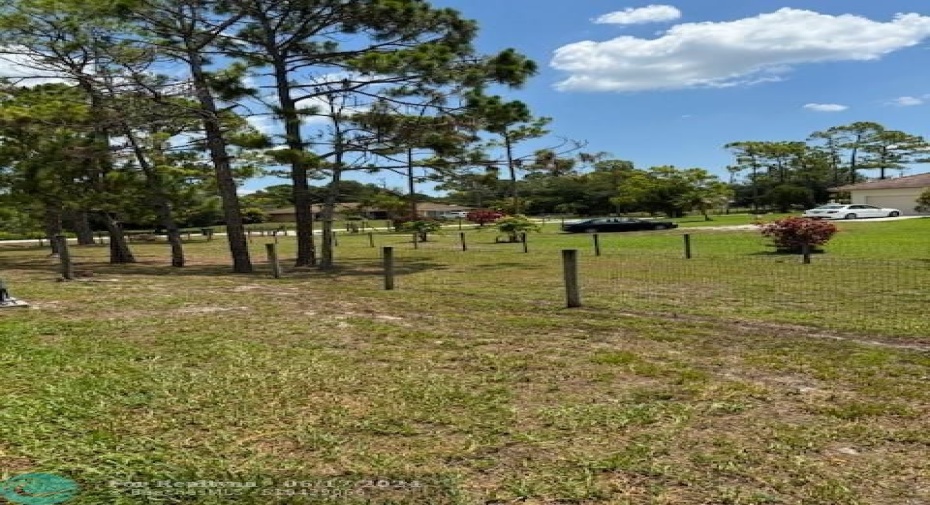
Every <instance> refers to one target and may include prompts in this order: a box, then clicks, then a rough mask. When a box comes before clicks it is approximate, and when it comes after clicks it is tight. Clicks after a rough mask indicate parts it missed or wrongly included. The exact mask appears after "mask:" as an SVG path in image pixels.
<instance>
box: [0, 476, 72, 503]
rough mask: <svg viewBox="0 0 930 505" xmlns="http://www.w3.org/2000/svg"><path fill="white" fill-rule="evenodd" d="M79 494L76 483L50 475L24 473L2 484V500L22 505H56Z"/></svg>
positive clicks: (0, 487)
mask: <svg viewBox="0 0 930 505" xmlns="http://www.w3.org/2000/svg"><path fill="white" fill-rule="evenodd" d="M77 492H78V485H77V483H76V482H74V481H73V480H71V479H67V478H65V477H60V476H58V475H53V474H50V473H24V474H22V475H17V476H16V477H12V478H9V479H7V480H5V481H3V482H0V498H4V499H6V500H7V501H9V502H10V503H19V504H21V505H55V504H56V503H63V502H66V501H68V500H70V499H71V498H74V495H76V494H77Z"/></svg>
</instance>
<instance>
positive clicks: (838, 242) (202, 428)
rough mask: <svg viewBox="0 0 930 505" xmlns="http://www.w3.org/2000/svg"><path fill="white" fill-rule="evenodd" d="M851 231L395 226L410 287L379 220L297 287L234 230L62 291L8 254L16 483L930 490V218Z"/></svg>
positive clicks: (674, 498)
mask: <svg viewBox="0 0 930 505" xmlns="http://www.w3.org/2000/svg"><path fill="white" fill-rule="evenodd" d="M728 224H742V223H728ZM840 226H841V228H842V232H841V233H840V234H839V235H838V236H837V237H836V238H835V239H834V242H832V243H831V244H830V245H828V246H827V253H826V254H822V255H817V256H815V257H814V258H813V263H812V264H811V265H802V264H801V263H800V260H799V259H798V258H797V257H793V256H778V255H773V254H769V253H768V251H769V250H768V248H766V246H765V244H764V242H763V241H762V240H761V239H760V238H759V237H758V236H757V234H755V233H752V232H727V231H715V230H697V229H695V230H693V231H691V230H682V229H679V230H674V231H668V232H655V233H631V234H613V235H606V234H605V235H602V236H600V239H601V245H602V255H601V256H600V257H595V256H594V254H593V250H592V238H591V237H590V236H581V235H560V234H556V233H554V232H553V231H554V229H555V226H554V225H549V226H547V228H546V230H544V232H543V233H540V234H533V235H531V236H530V237H529V243H528V248H529V253H524V252H523V250H522V246H521V245H520V244H495V243H493V242H494V236H495V233H494V232H493V231H473V230H468V231H465V232H464V233H465V234H466V235H465V237H466V242H467V244H468V251H464V252H463V251H461V250H460V249H461V244H460V242H459V240H460V236H459V232H458V231H457V230H450V231H447V232H446V233H445V235H442V236H439V237H436V238H435V240H434V241H431V242H429V243H426V244H420V245H419V247H418V248H417V249H414V248H413V244H412V243H410V242H409V241H408V237H406V236H402V235H392V234H377V235H375V241H376V245H378V246H383V245H393V246H394V247H395V254H396V255H397V271H398V277H397V290H395V291H390V292H389V291H383V290H382V289H381V286H382V280H381V278H380V276H379V273H380V260H379V258H378V251H379V249H378V248H371V247H370V246H369V242H368V240H369V239H368V236H367V235H365V234H360V235H345V234H342V233H340V234H339V242H340V244H339V247H338V249H337V254H338V257H339V263H340V266H339V268H337V269H335V270H334V271H332V272H328V273H321V272H317V271H310V270H301V271H294V270H293V269H289V268H288V269H286V270H287V276H286V277H285V278H284V279H280V280H274V279H271V278H270V276H269V272H270V270H269V269H268V267H267V265H265V264H262V263H261V262H260V261H258V260H260V259H261V258H262V255H263V251H264V240H261V239H260V238H257V239H255V240H254V241H253V243H252V247H253V253H254V257H255V259H256V262H257V264H259V266H260V268H259V270H260V271H259V272H257V273H256V274H254V275H238V276H236V275H230V274H227V273H226V272H227V271H228V267H227V265H226V262H227V260H226V256H225V251H224V250H223V249H224V247H225V244H224V243H223V242H222V240H219V239H217V240H214V241H212V242H204V241H195V242H191V243H189V244H188V248H187V249H188V250H187V252H188V255H189V258H190V261H191V265H190V266H189V267H187V268H185V269H183V270H180V271H176V270H171V269H170V267H165V266H164V264H165V263H166V262H167V261H166V260H167V249H166V245H165V244H163V243H158V244H146V243H140V244H134V245H133V248H134V250H135V252H136V254H137V256H138V257H139V259H140V263H139V264H136V265H129V266H109V265H106V264H105V263H103V260H104V258H105V252H106V251H105V248H103V247H81V248H77V247H76V248H73V249H72V251H73V254H74V256H75V257H76V258H77V259H78V261H79V262H80V263H81V264H80V265H79V266H78V267H77V269H78V271H83V272H87V271H93V277H89V278H85V279H84V280H82V281H75V282H63V283H59V282H55V278H56V270H55V269H56V265H55V262H54V261H53V260H52V259H50V258H47V252H46V251H42V250H39V249H36V248H31V247H25V246H20V247H7V248H4V249H0V268H2V270H0V277H2V278H3V280H5V281H6V282H7V284H8V285H9V287H10V289H11V292H12V294H13V295H14V296H16V297H18V298H21V299H24V300H27V301H29V302H31V303H32V308H30V309H4V310H0V480H3V479H7V478H9V477H11V476H15V475H18V474H23V473H28V472H48V473H53V474H57V475H61V476H65V477H68V478H71V479H73V480H75V481H77V483H78V484H79V485H80V488H81V489H80V492H79V493H78V494H77V496H76V497H75V498H73V499H72V500H70V501H68V502H67V504H68V505H70V504H77V505H91V504H94V505H96V504H101V503H107V504H135V503H183V504H225V503H243V504H301V503H340V504H342V503H347V504H362V503H398V504H408V503H410V504H443V503H449V504H488V503H529V504H554V503H560V504H696V503H712V504H733V505H737V504H738V505H744V504H823V505H852V504H883V505H884V504H899V505H917V504H923V503H930V484H928V483H930V461H928V459H927V457H926V455H927V451H928V446H930V422H928V419H930V417H928V414H930V388H928V387H927V386H928V380H930V329H928V327H927V319H928V318H927V317H926V315H925V313H924V312H925V311H926V307H927V306H928V301H930V299H928V295H930V289H928V286H930V238H928V235H930V234H928V231H930V220H928V219H924V220H911V221H899V222H887V223H849V224H846V223H840ZM685 232H690V233H692V244H693V250H694V258H693V259H692V260H684V259H682V250H681V243H682V235H683V234H684V233H685ZM280 247H281V249H282V256H283V257H285V258H288V257H290V256H291V255H292V254H293V242H292V237H285V238H281V239H280ZM564 248H576V249H579V250H580V251H581V279H582V297H583V301H584V302H585V307H583V308H581V309H571V310H569V309H564V308H563V294H562V287H561V269H560V265H559V251H560V250H561V249H564ZM285 266H288V265H287V263H286V262H285ZM204 481H214V487H212V488H211V487H204V486H207V485H208V484H209V483H204ZM185 482H195V483H198V482H199V483H200V484H199V485H200V487H190V488H186V487H164V484H166V483H171V484H172V486H174V485H177V484H178V483H185ZM215 482H231V483H236V484H239V485H247V486H250V485H251V484H254V486H252V487H245V488H231V487H217V486H221V485H218V484H215ZM142 486H144V487H142ZM2 489H3V488H2V486H0V491H2ZM223 493H225V494H223ZM2 496H3V495H2V494H0V497H2ZM0 503H5V502H4V501H3V498H0Z"/></svg>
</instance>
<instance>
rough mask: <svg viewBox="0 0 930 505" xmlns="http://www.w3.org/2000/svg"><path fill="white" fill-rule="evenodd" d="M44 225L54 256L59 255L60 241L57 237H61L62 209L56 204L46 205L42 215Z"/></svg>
mask: <svg viewBox="0 0 930 505" xmlns="http://www.w3.org/2000/svg"><path fill="white" fill-rule="evenodd" d="M42 218H43V220H42V224H43V227H44V228H45V238H47V239H48V242H49V244H50V245H51V247H52V254H58V241H57V240H55V237H56V236H58V235H61V232H62V230H61V207H60V206H59V205H58V204H55V203H46V204H45V209H44V210H43V214H42Z"/></svg>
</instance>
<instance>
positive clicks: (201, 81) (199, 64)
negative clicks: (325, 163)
mask: <svg viewBox="0 0 930 505" xmlns="http://www.w3.org/2000/svg"><path fill="white" fill-rule="evenodd" d="M187 57H188V64H189V66H190V70H191V77H192V81H193V84H194V89H195V93H196V95H197V101H198V102H199V104H200V107H201V113H202V115H203V127H204V133H205V134H206V139H207V148H208V150H209V152H210V160H211V161H212V162H213V167H214V170H215V173H216V186H217V189H218V190H219V194H220V198H221V199H222V200H223V217H224V218H225V220H226V238H227V239H228V240H229V252H230V254H231V255H232V260H233V272H235V273H241V274H245V273H251V272H252V260H251V258H250V256H249V244H248V238H247V237H246V235H245V227H244V226H243V223H242V211H241V209H240V207H239V195H238V193H237V192H236V189H237V188H236V180H235V178H234V177H233V170H232V163H231V162H230V156H229V152H228V150H227V143H226V139H225V137H224V134H223V127H222V124H221V123H220V118H219V109H218V108H217V106H216V101H215V100H214V98H213V93H212V91H211V90H210V84H209V82H208V79H207V76H206V73H205V71H204V68H203V66H204V63H203V56H202V55H201V53H200V52H198V51H197V50H193V49H191V50H189V51H188V54H187Z"/></svg>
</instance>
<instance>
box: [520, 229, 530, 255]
mask: <svg viewBox="0 0 930 505" xmlns="http://www.w3.org/2000/svg"><path fill="white" fill-rule="evenodd" d="M520 242H523V252H524V253H529V252H530V246H529V244H528V243H527V242H526V233H521V234H520Z"/></svg>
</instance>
